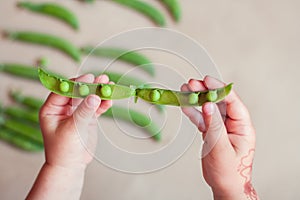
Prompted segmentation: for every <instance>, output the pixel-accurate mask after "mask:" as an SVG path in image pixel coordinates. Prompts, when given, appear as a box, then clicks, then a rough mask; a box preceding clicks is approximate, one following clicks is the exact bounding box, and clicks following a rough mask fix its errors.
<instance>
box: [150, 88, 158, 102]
mask: <svg viewBox="0 0 300 200" xmlns="http://www.w3.org/2000/svg"><path fill="white" fill-rule="evenodd" d="M149 95H150V99H151V100H152V101H154V102H155V101H158V100H159V99H160V92H159V91H158V90H152V91H151V92H150V94H149Z"/></svg>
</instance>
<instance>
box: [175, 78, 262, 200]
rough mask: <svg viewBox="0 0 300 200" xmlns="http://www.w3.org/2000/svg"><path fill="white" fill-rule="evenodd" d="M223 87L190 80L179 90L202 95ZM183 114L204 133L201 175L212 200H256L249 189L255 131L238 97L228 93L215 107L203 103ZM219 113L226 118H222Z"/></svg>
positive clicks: (216, 82)
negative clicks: (212, 197)
mask: <svg viewBox="0 0 300 200" xmlns="http://www.w3.org/2000/svg"><path fill="white" fill-rule="evenodd" d="M224 85H225V84H224V83H222V82H220V81H218V80H216V79H214V78H212V77H209V76H206V77H205V78H204V80H203V81H200V80H194V79H191V80H190V81H189V82H188V83H187V84H184V85H183V86H182V88H181V89H182V90H183V91H201V90H207V89H215V88H219V87H223V86H224ZM182 110H183V112H184V113H185V114H186V115H187V116H188V117H189V118H190V120H191V121H192V122H193V123H194V124H195V125H196V126H197V127H198V129H199V131H201V132H202V133H203V139H204V144H203V148H202V171H203V176H204V179H205V181H206V182H207V184H208V185H209V186H210V187H211V189H212V191H213V196H214V199H216V200H243V199H245V200H246V199H247V200H249V199H251V200H257V199H259V198H258V195H257V193H256V192H255V190H254V188H253V187H252V185H251V175H252V174H251V171H252V163H253V157H254V150H255V130H254V128H253V125H252V122H251V119H250V116H249V113H248V110H247V108H246V107H245V105H244V104H243V103H242V101H241V100H240V98H239V97H238V96H237V94H236V93H235V92H234V91H231V93H230V94H229V95H228V96H227V97H226V99H225V100H224V101H223V102H222V103H220V104H219V105H218V106H217V105H216V104H214V103H206V104H204V105H203V106H202V110H201V111H199V110H197V109H195V108H183V109H182ZM220 110H221V111H222V114H223V115H225V114H226V116H223V117H222V115H221V112H220ZM224 118H225V121H224V122H223V119H224Z"/></svg>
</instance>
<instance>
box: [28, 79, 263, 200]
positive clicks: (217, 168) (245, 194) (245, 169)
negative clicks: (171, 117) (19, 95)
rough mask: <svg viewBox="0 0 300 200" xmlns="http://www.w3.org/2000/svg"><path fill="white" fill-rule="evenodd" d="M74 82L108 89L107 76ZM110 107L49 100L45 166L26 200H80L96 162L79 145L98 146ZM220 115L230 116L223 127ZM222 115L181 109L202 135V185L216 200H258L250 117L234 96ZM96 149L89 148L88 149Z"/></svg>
mask: <svg viewBox="0 0 300 200" xmlns="http://www.w3.org/2000/svg"><path fill="white" fill-rule="evenodd" d="M76 81H81V82H88V83H93V82H94V83H110V82H109V80H108V77H107V76H105V75H102V76H99V77H96V78H95V77H94V76H93V75H90V74H89V75H83V76H81V77H79V78H77V79H76ZM222 86H224V83H222V82H220V81H218V80H216V79H213V78H211V77H205V79H204V80H203V81H200V80H194V79H191V80H190V81H189V83H187V84H184V85H183V86H182V88H181V89H182V90H183V91H189V90H190V91H199V90H206V89H214V88H218V87H222ZM111 105H112V102H111V101H103V100H101V99H100V98H99V97H98V96H96V95H90V96H88V97H87V98H85V99H84V100H75V101H74V100H71V99H70V98H67V97H62V96H59V95H56V94H53V93H51V94H50V95H49V97H48V99H47V101H46V102H45V104H44V105H43V107H42V109H41V111H40V122H41V130H42V133H43V137H44V143H45V154H46V161H45V164H44V165H43V167H42V169H41V171H40V173H39V175H38V177H37V179H36V181H35V183H34V185H33V187H32V189H31V191H30V192H29V194H28V196H27V199H45V200H47V199H79V198H80V195H81V191H82V187H83V181H84V174H85V169H86V167H87V165H88V164H89V163H90V162H91V161H92V159H93V156H92V154H91V153H90V152H87V151H86V149H85V148H84V147H83V145H82V141H81V139H82V138H84V140H85V141H90V140H91V141H94V139H95V138H94V137H95V135H96V129H97V127H96V124H97V123H96V118H97V117H99V116H100V115H101V114H102V113H104V112H105V111H106V110H107V109H108V108H110V107H111ZM219 109H220V110H221V111H222V113H226V119H225V121H224V122H223V120H222V116H221V114H220V112H219ZM219 109H218V107H217V106H216V104H213V103H206V104H204V105H203V106H202V110H201V111H199V110H198V109H195V108H182V110H183V112H184V113H185V114H186V115H187V116H188V117H189V118H190V120H191V121H192V122H193V123H194V124H195V125H196V126H197V127H198V129H199V131H200V132H202V133H203V138H204V141H205V142H204V145H203V148H202V170H203V175H204V179H205V180H206V182H207V184H208V185H209V186H210V187H211V189H212V192H213V196H214V199H215V200H227V199H228V200H229V199H230V200H235V199H236V200H243V199H245V200H246V199H251V200H255V199H258V196H257V194H256V192H255V190H254V188H253V187H252V185H251V170H252V162H253V157H254V149H255V131H254V128H253V126H252V123H251V120H250V116H249V113H248V111H247V109H246V107H245V106H244V105H243V103H242V102H241V100H240V99H239V97H238V96H237V95H236V94H235V92H234V91H232V92H231V93H230V95H229V96H228V97H226V99H225V100H224V101H223V103H222V104H221V105H220V104H219ZM225 111H226V112H225ZM78 132H80V136H79V135H78ZM82 134H83V135H82ZM82 136H83V137H82ZM87 144H90V143H89V142H87ZM95 145H96V144H93V143H91V148H89V149H90V150H91V149H93V146H95Z"/></svg>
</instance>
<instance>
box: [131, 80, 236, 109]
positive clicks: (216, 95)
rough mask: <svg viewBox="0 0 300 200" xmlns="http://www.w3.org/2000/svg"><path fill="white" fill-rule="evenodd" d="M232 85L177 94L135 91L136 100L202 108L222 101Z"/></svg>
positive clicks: (169, 91)
mask: <svg viewBox="0 0 300 200" xmlns="http://www.w3.org/2000/svg"><path fill="white" fill-rule="evenodd" d="M231 89H232V83H231V84H228V85H226V86H225V87H223V88H218V89H215V90H206V91H198V92H179V91H172V90H165V89H160V88H143V89H139V88H137V89H136V98H138V97H139V98H141V99H143V100H145V101H147V102H150V103H153V104H159V105H172V106H202V105H203V104H204V103H206V102H215V103H217V102H219V101H222V100H223V99H224V98H225V97H226V96H227V95H228V94H229V93H230V91H231Z"/></svg>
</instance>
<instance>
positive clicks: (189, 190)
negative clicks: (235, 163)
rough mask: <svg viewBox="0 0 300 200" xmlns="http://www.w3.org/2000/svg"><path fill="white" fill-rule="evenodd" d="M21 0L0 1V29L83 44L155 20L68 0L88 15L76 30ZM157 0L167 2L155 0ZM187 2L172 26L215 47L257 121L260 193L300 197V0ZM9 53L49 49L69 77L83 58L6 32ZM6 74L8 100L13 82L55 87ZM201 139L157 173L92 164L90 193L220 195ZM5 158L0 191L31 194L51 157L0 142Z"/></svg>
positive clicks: (1, 90) (23, 58)
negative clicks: (209, 181) (202, 155)
mask: <svg viewBox="0 0 300 200" xmlns="http://www.w3.org/2000/svg"><path fill="white" fill-rule="evenodd" d="M15 2H16V1H11V0H2V1H1V2H0V29H1V30H2V29H10V30H24V29H30V30H37V31H44V32H50V33H56V34H59V35H61V36H63V37H67V38H69V39H70V40H72V41H73V42H74V43H75V44H77V45H82V44H89V43H90V44H91V43H98V42H101V41H103V40H105V39H106V38H108V37H110V36H111V35H114V34H118V33H120V32H122V31H127V30H130V29H132V28H138V27H144V26H153V24H152V23H151V22H150V21H149V20H148V19H146V18H144V17H141V15H140V14H138V13H135V12H132V11H130V10H128V9H125V8H123V7H121V6H118V5H116V4H114V3H111V2H109V1H98V2H97V3H95V4H93V5H85V4H82V3H80V2H78V1H61V4H63V5H65V6H67V7H69V8H70V9H72V10H73V11H75V12H76V14H78V16H79V19H80V23H81V30H80V32H77V33H75V32H74V31H73V30H71V29H70V28H68V27H67V26H65V25H64V24H62V23H60V22H57V21H56V20H52V19H49V18H47V17H44V16H38V15H36V14H31V13H29V12H26V11H19V10H18V9H17V8H16V7H15ZM149 2H151V3H153V4H155V5H157V6H158V7H159V8H162V7H161V5H160V4H158V3H157V2H156V1H154V0H149ZM181 2H182V9H183V18H182V21H181V22H180V23H179V24H174V23H173V22H172V21H171V20H170V18H169V17H167V19H168V27H169V28H172V29H175V30H178V31H181V32H183V33H184V34H186V35H188V36H190V37H192V38H194V39H195V40H196V41H198V42H199V43H201V44H202V45H203V46H204V47H205V48H206V49H207V51H208V52H209V53H210V55H211V57H212V58H213V60H214V61H215V62H216V64H217V65H218V67H219V69H220V71H221V73H222V75H223V78H224V80H225V81H227V82H234V83H235V89H236V90H237V92H238V93H239V94H240V96H241V98H242V99H243V101H244V102H245V104H246V105H247V106H248V108H249V110H250V113H251V115H252V119H253V122H254V125H255V127H256V130H257V150H256V157H255V164H254V169H253V183H254V185H255V188H256V189H257V192H258V193H259V195H260V197H261V198H262V199H299V198H300V193H299V191H298V190H299V189H298V188H299V184H298V180H299V178H300V172H299V168H300V156H299V141H300V136H299V130H300V127H299V124H300V123H299V122H298V120H299V117H298V113H299V110H300V107H299V103H298V98H299V97H300V92H299V90H298V74H299V72H300V68H299V64H300V60H299V53H300V48H299V43H300V38H299V35H300V28H299V27H300V26H299V17H300V14H299V9H300V2H299V1H296V0H288V1H279V0H272V1H271V0H269V1H268V0H253V1H232V0H228V1H199V0H184V1H181ZM162 9H163V8H162ZM163 12H165V11H163ZM0 52H1V53H0V62H5V61H12V62H13V61H14V62H21V63H27V64H32V63H33V61H34V60H35V59H36V58H37V57H39V56H42V55H49V58H50V59H51V68H52V69H54V70H57V71H58V72H61V73H64V74H65V75H68V76H71V75H74V73H75V70H76V65H77V64H76V63H74V62H73V61H72V60H70V59H69V58H67V57H66V56H64V55H62V54H61V53H59V52H56V51H53V50H51V49H47V48H38V47H36V46H31V45H24V44H20V43H17V42H10V41H6V40H3V39H1V40H0ZM156 55H157V56H156ZM149 56H150V57H151V58H152V60H155V61H156V62H163V61H166V62H167V63H168V64H172V62H175V61H173V60H171V59H169V60H168V59H167V58H168V56H166V57H164V56H159V54H158V53H156V54H150V53H149ZM176 64H177V63H174V65H176ZM0 80H1V85H0V99H1V102H3V103H4V104H9V103H10V102H9V101H8V98H7V91H8V89H10V88H19V89H22V91H23V92H24V93H26V94H32V95H35V96H39V97H45V96H46V95H47V93H48V92H47V91H46V90H45V89H44V88H42V87H41V86H39V85H38V84H36V83H34V82H31V81H24V80H22V79H18V78H15V77H11V76H7V75H4V74H0ZM175 81H176V80H175ZM190 126H191V125H190ZM200 143H201V140H200V137H199V136H198V137H197V138H196V140H195V142H194V143H193V144H192V146H191V148H190V149H189V150H188V151H187V152H186V153H185V154H184V155H183V156H182V157H181V158H180V159H179V160H178V161H177V162H176V163H174V164H173V165H171V166H170V167H168V168H165V169H164V170H161V171H158V172H155V173H150V174H144V175H130V174H124V173H121V172H117V171H114V170H111V169H110V168H107V167H104V166H103V165H101V164H99V163H98V162H93V163H92V164H91V165H90V166H89V168H88V170H87V173H86V179H85V185H84V189H83V194H82V199H89V200H90V199H105V200H114V199H120V200H121V199H122V200H127V199H128V200H129V199H130V200H132V199H151V200H156V199H178V200H179V199H211V192H210V190H209V188H208V186H207V185H206V184H205V182H204V180H203V178H202V175H201V170H200V162H199V160H198V154H199V148H200ZM0 160H1V162H0V198H1V199H22V198H24V197H25V195H26V193H27V192H28V190H29V189H30V187H31V185H32V183H33V181H34V179H35V177H36V175H37V173H38V171H39V169H40V167H41V165H42V163H43V161H44V156H43V153H37V154H34V153H33V154H32V153H26V152H22V151H19V150H16V149H14V148H12V147H11V146H9V145H7V144H6V143H3V142H0Z"/></svg>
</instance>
